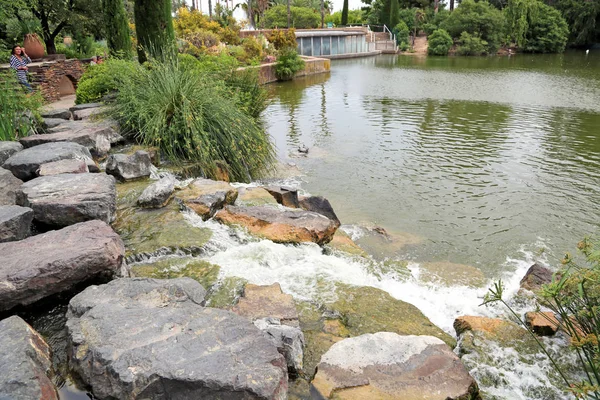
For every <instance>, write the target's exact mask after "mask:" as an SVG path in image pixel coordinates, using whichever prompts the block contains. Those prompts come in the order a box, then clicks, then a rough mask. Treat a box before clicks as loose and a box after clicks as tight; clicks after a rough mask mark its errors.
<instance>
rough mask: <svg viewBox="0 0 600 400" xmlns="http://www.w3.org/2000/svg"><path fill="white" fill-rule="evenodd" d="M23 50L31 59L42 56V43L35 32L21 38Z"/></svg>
mask: <svg viewBox="0 0 600 400" xmlns="http://www.w3.org/2000/svg"><path fill="white" fill-rule="evenodd" d="M23 47H25V52H26V53H27V55H28V56H29V57H30V58H31V59H32V60H33V59H37V58H42V57H43V56H44V45H43V44H42V41H41V40H40V38H39V37H38V35H36V34H35V33H28V34H27V35H25V40H23Z"/></svg>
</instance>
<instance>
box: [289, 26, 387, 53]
mask: <svg viewBox="0 0 600 400" xmlns="http://www.w3.org/2000/svg"><path fill="white" fill-rule="evenodd" d="M296 42H297V43H298V54H300V55H303V56H312V57H325V58H351V57H362V56H369V55H375V54H379V53H380V52H378V51H375V47H374V45H375V43H371V42H367V33H366V32H365V31H362V30H360V31H359V30H354V31H342V30H323V29H315V30H302V31H296Z"/></svg>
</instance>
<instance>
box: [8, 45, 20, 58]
mask: <svg viewBox="0 0 600 400" xmlns="http://www.w3.org/2000/svg"><path fill="white" fill-rule="evenodd" d="M17 47H19V48H20V47H21V46H19V45H18V44H17V45H15V46H13V48H12V51H11V52H10V54H12V55H15V49H16V48H17Z"/></svg>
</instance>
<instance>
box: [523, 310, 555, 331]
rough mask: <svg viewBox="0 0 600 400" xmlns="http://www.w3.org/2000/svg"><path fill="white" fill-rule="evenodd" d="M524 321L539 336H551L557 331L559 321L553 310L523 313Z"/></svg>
mask: <svg viewBox="0 0 600 400" xmlns="http://www.w3.org/2000/svg"><path fill="white" fill-rule="evenodd" d="M525 323H526V324H527V326H529V327H530V328H531V330H533V331H534V332H535V333H536V334H538V335H540V336H552V335H554V334H555V333H556V331H558V327H559V326H560V323H559V322H558V320H557V319H556V316H555V315H554V313H553V312H549V311H544V312H528V313H526V314H525Z"/></svg>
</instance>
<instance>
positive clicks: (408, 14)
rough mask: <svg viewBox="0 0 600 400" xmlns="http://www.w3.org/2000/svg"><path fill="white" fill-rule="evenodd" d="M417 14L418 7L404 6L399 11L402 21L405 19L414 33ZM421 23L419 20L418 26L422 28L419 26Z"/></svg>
mask: <svg viewBox="0 0 600 400" xmlns="http://www.w3.org/2000/svg"><path fill="white" fill-rule="evenodd" d="M416 14H417V9H416V8H403V9H401V10H400V11H399V12H398V15H399V17H400V21H403V22H404V23H405V24H406V26H407V28H408V30H409V31H410V32H411V33H412V32H413V31H414V29H415V15H416ZM419 24H420V22H419V21H418V20H417V28H420V26H418V25H419Z"/></svg>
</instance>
